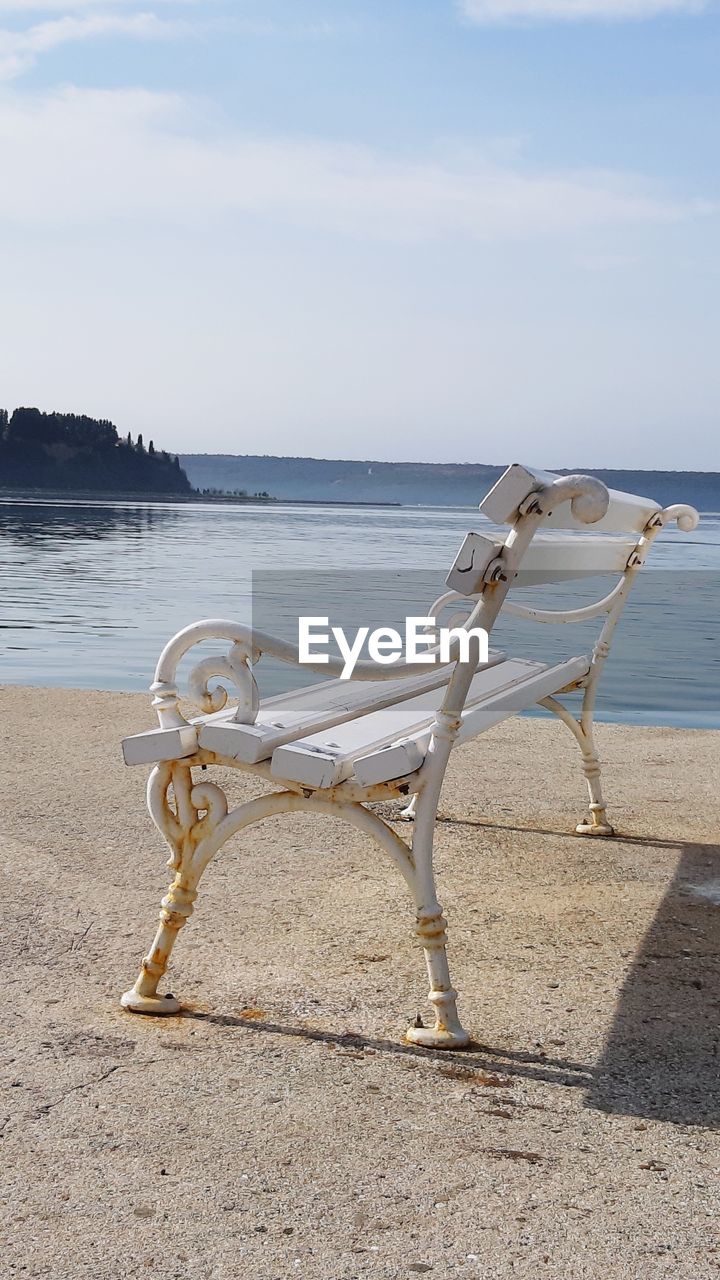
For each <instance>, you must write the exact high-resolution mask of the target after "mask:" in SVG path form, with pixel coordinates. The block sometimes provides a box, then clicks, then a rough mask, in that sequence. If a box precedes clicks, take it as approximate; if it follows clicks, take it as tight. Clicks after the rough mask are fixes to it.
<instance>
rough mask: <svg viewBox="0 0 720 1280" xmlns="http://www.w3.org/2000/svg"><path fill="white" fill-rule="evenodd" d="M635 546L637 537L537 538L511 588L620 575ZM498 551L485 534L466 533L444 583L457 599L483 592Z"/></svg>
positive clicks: (523, 559)
mask: <svg viewBox="0 0 720 1280" xmlns="http://www.w3.org/2000/svg"><path fill="white" fill-rule="evenodd" d="M636 546H637V538H636V537H625V538H619V537H608V536H607V535H603V536H602V537H599V536H597V535H593V534H586V535H585V536H581V535H580V534H574V533H570V534H568V535H567V536H566V537H562V536H561V535H560V536H558V535H555V536H550V537H549V538H548V537H543V536H542V535H539V536H538V537H536V538H534V539H533V541H532V542H531V543H530V546H529V547H528V549H527V551H526V552H525V555H524V556H523V558H522V561H521V564H520V572H519V574H518V576H517V577H516V578H515V579H514V580H513V584H512V585H513V587H531V586H538V585H540V584H542V583H544V582H562V581H565V580H567V579H568V578H586V577H588V576H589V575H590V574H597V573H623V572H624V570H625V568H626V567H627V562H628V559H629V557H630V556H631V555H632V553H633V551H634V550H635V548H636ZM500 551H501V548H499V547H497V545H496V544H495V543H494V542H492V540H491V539H489V538H486V537H485V535H484V534H482V533H468V534H467V536H466V537H465V541H464V542H463V544H462V546H461V548H460V550H459V552H458V554H457V556H456V557H455V563H454V564H453V567H452V569H451V570H450V572H449V574H448V576H447V578H446V579H445V582H446V585H447V586H448V587H449V588H450V590H451V591H457V592H458V593H459V594H460V595H465V596H474V595H478V594H479V592H481V591H482V589H483V582H484V576H485V570H486V568H487V566H488V564H489V563H490V562H491V561H492V560H493V559H494V558H495V557H496V556H497V555H498V554H499V552H500Z"/></svg>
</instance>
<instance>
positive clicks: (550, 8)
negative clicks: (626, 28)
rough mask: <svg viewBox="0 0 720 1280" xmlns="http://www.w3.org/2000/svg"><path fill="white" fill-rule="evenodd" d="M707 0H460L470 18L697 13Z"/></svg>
mask: <svg viewBox="0 0 720 1280" xmlns="http://www.w3.org/2000/svg"><path fill="white" fill-rule="evenodd" d="M708 4H709V0H460V8H461V10H462V12H463V13H464V15H465V17H467V18H469V19H470V20H471V21H472V22H479V23H486V24H487V23H496V24H497V23H505V22H510V23H512V22H522V23H531V22H580V21H582V20H587V19H590V20H594V21H597V22H619V21H624V20H627V21H633V20H635V21H638V20H640V19H644V18H657V17H660V16H661V15H663V14H696V13H702V12H703V11H704V10H706V9H707V8H708Z"/></svg>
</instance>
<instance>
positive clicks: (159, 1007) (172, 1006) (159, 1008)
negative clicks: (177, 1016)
mask: <svg viewBox="0 0 720 1280" xmlns="http://www.w3.org/2000/svg"><path fill="white" fill-rule="evenodd" d="M120 1004H121V1005H122V1007H123V1009H129V1011H130V1013H149V1014H155V1016H156V1017H157V1016H161V1017H167V1016H168V1014H172V1013H179V1012H180V1010H181V1009H182V1005H181V1004H180V1001H179V1000H178V999H177V998H176V997H175V996H173V995H171V994H170V992H168V993H167V995H164V996H159V995H154V996H143V995H140V993H139V992H138V991H136V990H135V988H134V987H131V989H130V990H129V991H126V992H125V994H124V995H122V996H121V997H120Z"/></svg>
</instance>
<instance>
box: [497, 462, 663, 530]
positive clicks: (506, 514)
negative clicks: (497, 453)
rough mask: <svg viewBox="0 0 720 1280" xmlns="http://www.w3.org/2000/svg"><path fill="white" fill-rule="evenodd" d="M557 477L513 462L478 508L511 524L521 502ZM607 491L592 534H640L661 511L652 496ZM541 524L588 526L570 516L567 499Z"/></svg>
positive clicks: (499, 521) (570, 511) (513, 522)
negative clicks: (602, 512) (602, 510)
mask: <svg viewBox="0 0 720 1280" xmlns="http://www.w3.org/2000/svg"><path fill="white" fill-rule="evenodd" d="M560 479H561V477H560V476H559V475H557V474H556V473H555V472H552V471H538V470H536V469H535V468H533V467H523V466H521V465H520V464H519V463H517V462H514V463H513V464H512V466H510V467H508V469H507V471H505V472H503V474H502V475H501V477H500V479H499V480H498V481H497V483H496V484H494V485H493V487H492V489H491V490H490V492H489V493H488V494H487V496H486V497H485V498H483V500H482V502H481V503H480V510H481V511H482V512H483V514H484V515H486V516H487V517H488V519H489V520H492V521H493V522H494V523H495V524H515V522H516V520H517V518H518V512H519V508H520V507H521V505H522V504H523V502H525V501H526V500H527V499H528V498H529V497H531V495H532V494H534V493H540V492H542V491H543V490H547V488H548V486H550V485H552V484H553V483H554V482H555V481H556V480H560ZM607 493H608V498H609V501H608V506H607V511H606V512H605V515H604V516H602V517H601V519H600V520H597V521H594V522H593V524H592V528H593V530H594V531H595V532H596V533H642V532H643V530H644V529H645V528H646V527H647V525H648V522H649V521H650V520H651V519H652V518H653V516H656V515H657V514H658V513H659V512H660V511H661V510H662V507H661V505H660V503H659V502H654V501H653V499H652V498H640V497H638V496H637V495H636V494H633V493H622V492H620V491H619V490H617V489H608V490H607ZM544 525H545V527H546V528H550V529H583V530H585V532H587V529H588V525H587V523H584V522H583V521H582V520H578V519H577V518H576V517H575V516H574V515H573V513H572V510H571V507H570V504H569V503H568V502H561V503H560V504H559V505H558V506H557V507H556V508H555V510H551V511H549V512H548V513H547V514H546V516H545V520H544Z"/></svg>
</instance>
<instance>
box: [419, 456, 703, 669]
mask: <svg viewBox="0 0 720 1280" xmlns="http://www.w3.org/2000/svg"><path fill="white" fill-rule="evenodd" d="M568 492H572V493H574V494H575V497H574V498H573V500H572V502H571V501H570V500H568V496H567V495H568ZM557 498H560V499H561V500H560V501H556V499H557ZM593 504H594V505H593ZM480 510H481V511H482V512H483V514H484V515H486V516H487V517H488V519H490V520H492V521H493V522H494V523H495V524H505V525H510V526H511V529H510V532H509V533H508V534H507V536H506V537H505V538H504V539H503V538H502V537H501V536H500V535H498V534H493V532H492V531H491V532H489V533H474V532H473V533H469V534H468V535H467V536H466V538H465V541H464V542H463V544H462V546H461V548H460V551H459V552H458V555H457V557H456V559H455V563H454V564H453V566H452V568H451V570H450V573H449V574H448V577H447V586H448V587H449V591H447V592H446V593H445V594H444V595H442V596H441V597H440V598H439V599H438V600H437V601H435V603H434V604H433V606H432V608H431V614H432V616H433V617H435V618H437V619H438V620H439V618H440V614H441V613H442V611H443V610H444V609H445V608H448V607H453V606H454V607H456V606H457V603H458V601H461V600H463V599H465V601H466V602H467V604H468V606H471V607H472V614H471V616H469V617H468V618H467V619H463V617H462V616H460V617H455V618H454V619H453V625H466V626H471V625H475V626H477V625H480V624H479V622H478V607H477V606H478V605H480V606H481V607H482V611H484V612H487V613H489V616H490V617H491V620H492V621H493V622H494V621H495V620H496V618H497V616H498V613H499V612H500V610H498V609H494V610H489V611H488V610H485V608H484V605H483V603H482V602H483V600H487V597H488V592H493V591H496V590H498V589H499V591H500V594H501V595H502V597H503V600H502V606H501V608H502V610H503V612H505V613H509V614H512V615H514V616H519V617H525V618H528V619H530V620H532V621H537V622H558V623H566V622H581V621H582V622H584V621H587V620H588V619H590V618H593V617H599V616H602V615H607V616H606V617H605V622H604V626H603V629H602V631H601V633H600V638H599V641H598V644H599V646H600V649H601V650H602V651H603V652H604V650H605V649H606V647H607V646H606V643H604V642H606V641H607V640H608V639H609V637H610V635H611V634H612V630H613V629H614V626H615V624H616V622H617V619H618V617H619V614H620V612H621V610H622V608H623V605H624V603H625V600H626V598H627V595H628V591H629V589H630V586H631V585H632V581H633V579H634V577H635V574H636V573H637V572H638V570H639V569H640V568H641V567H642V565H643V564H644V562H645V559H646V556H647V553H648V551H649V549H650V547H651V545H652V542H653V539H654V538H655V536H656V535H657V533H658V532H659V531H660V529H662V528H663V526H664V525H666V524H667V523H668V522H669V521H670V520H676V521H677V523H678V525H679V526H680V528H681V529H682V530H683V531H689V530H691V529H694V528H695V527H696V526H697V523H698V520H699V516H698V513H697V512H696V511H695V510H694V509H693V508H692V507H685V506H676V507H669V508H665V509H663V508H662V507H661V505H660V503H658V502H654V501H653V500H652V499H650V498H643V497H638V496H636V495H635V494H629V493H622V492H619V491H615V490H607V489H606V488H605V486H604V485H602V484H601V482H599V481H597V480H596V479H594V478H593V477H581V476H571V477H561V476H558V475H556V474H554V473H553V472H548V471H538V470H535V469H533V468H530V467H524V466H520V465H519V464H517V463H515V464H513V465H512V466H510V467H508V469H507V471H505V472H504V474H503V475H502V476H501V477H500V479H499V480H498V481H497V483H496V484H495V485H494V486H493V488H492V489H491V490H490V492H489V493H488V495H487V497H486V498H484V499H483V501H482V502H481V503H480ZM582 516H585V517H586V519H582ZM529 523H532V524H533V526H534V532H533V533H531V534H530V535H528V531H527V526H528V524H529ZM547 527H549V528H551V529H552V530H566V532H565V533H564V534H563V533H556V532H552V533H550V534H549V535H547V536H544V535H543V533H542V532H540V531H541V530H544V529H545V528H547ZM579 529H582V530H583V533H582V535H581V534H580V533H578V532H576V530H579ZM519 544H522V551H521V553H520V554H518V551H519ZM513 549H514V550H515V554H512V551H513ZM508 564H510V565H511V567H512V571H511V572H507V571H506V567H507V565H508ZM593 574H613V575H615V577H616V581H615V583H614V585H613V586H612V587H611V589H609V590H608V589H607V588H605V593H604V594H603V595H602V596H601V598H599V599H597V600H595V601H593V602H591V603H590V604H586V605H583V606H581V607H570V608H565V609H562V608H557V607H556V608H548V609H544V608H538V607H528V606H526V605H523V604H520V603H518V602H516V601H515V600H512V599H509V598H508V592H510V591H514V590H515V589H516V588H518V587H528V586H537V585H539V584H544V583H556V582H562V581H564V580H566V579H572V578H586V577H589V576H590V575H593ZM597 648H598V646H597V645H596V649H597Z"/></svg>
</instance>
